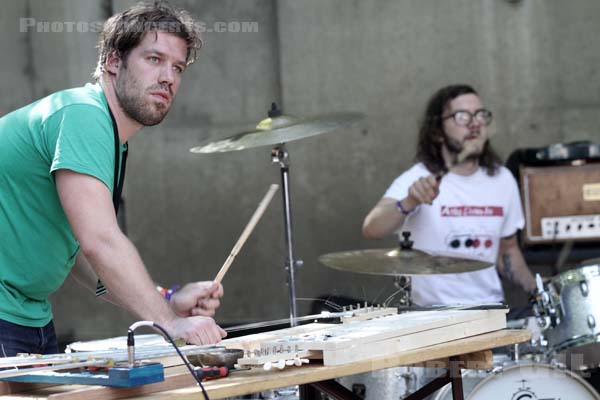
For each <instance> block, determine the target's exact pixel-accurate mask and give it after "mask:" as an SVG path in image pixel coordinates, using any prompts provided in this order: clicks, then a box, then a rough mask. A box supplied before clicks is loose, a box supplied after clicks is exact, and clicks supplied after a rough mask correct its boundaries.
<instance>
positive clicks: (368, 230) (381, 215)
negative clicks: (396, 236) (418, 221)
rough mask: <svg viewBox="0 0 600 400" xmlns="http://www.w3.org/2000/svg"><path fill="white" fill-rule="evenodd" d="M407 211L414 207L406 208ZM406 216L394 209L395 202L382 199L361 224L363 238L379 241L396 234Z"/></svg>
mask: <svg viewBox="0 0 600 400" xmlns="http://www.w3.org/2000/svg"><path fill="white" fill-rule="evenodd" d="M407 208H408V209H412V208H414V207H412V206H411V207H409V206H407ZM405 219H406V216H405V215H403V214H402V213H401V212H400V211H399V210H398V208H397V207H396V200H393V199H389V198H383V199H382V200H381V201H380V202H379V203H377V205H376V206H375V208H373V210H371V212H370V213H369V215H367V217H366V218H365V221H364V223H363V229H362V232H363V236H364V237H365V238H367V239H381V238H384V237H386V236H389V235H391V234H393V233H394V232H396V231H397V230H398V229H399V228H400V227H401V226H402V225H403V224H404V220H405Z"/></svg>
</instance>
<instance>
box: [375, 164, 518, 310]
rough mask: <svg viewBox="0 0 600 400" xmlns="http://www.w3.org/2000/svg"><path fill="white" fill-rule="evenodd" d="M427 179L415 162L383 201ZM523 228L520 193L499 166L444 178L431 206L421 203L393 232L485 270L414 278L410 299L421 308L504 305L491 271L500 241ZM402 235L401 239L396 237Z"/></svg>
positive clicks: (497, 280)
mask: <svg viewBox="0 0 600 400" xmlns="http://www.w3.org/2000/svg"><path fill="white" fill-rule="evenodd" d="M428 175H431V173H430V172H429V171H428V170H427V168H426V167H425V166H424V165H423V164H422V163H419V164H416V165H414V166H413V167H412V168H410V169H409V170H408V171H406V172H404V173H403V174H402V175H400V176H399V177H398V178H396V180H395V181H394V182H393V183H392V185H391V186H390V187H389V188H388V190H387V191H386V193H385V195H384V197H389V198H392V199H396V200H402V199H404V198H405V197H406V196H407V195H408V189H409V188H410V186H411V185H412V184H413V183H414V182H415V181H416V180H417V179H419V178H420V177H424V176H428ZM523 225H524V218H523V210H522V208H521V201H520V198H519V189H518V187H517V183H516V181H515V179H514V177H513V176H512V175H511V173H510V171H508V170H507V169H506V168H504V167H500V168H499V170H498V171H497V173H496V174H495V175H494V176H489V175H487V173H486V171H485V170H484V169H483V168H480V169H479V170H477V172H475V173H474V174H472V175H469V176H461V175H457V174H454V173H451V172H450V173H448V174H446V175H445V176H444V177H443V178H442V181H441V183H440V194H439V196H438V197H437V198H436V199H435V200H434V201H433V204H432V205H427V204H421V205H420V206H419V207H418V208H417V209H416V210H415V211H414V212H413V213H412V214H410V215H409V216H408V217H407V218H406V220H405V222H404V226H403V227H402V228H401V229H399V230H398V232H397V233H398V234H399V235H400V233H401V232H403V231H410V232H411V240H413V241H414V245H413V248H415V249H418V250H422V251H425V252H428V253H430V254H434V255H435V254H438V255H446V256H448V255H450V256H451V255H456V257H461V258H472V259H478V260H483V261H487V262H489V263H490V265H491V266H490V267H489V268H485V269H482V270H479V271H475V272H467V273H460V274H437V275H414V276H413V277H412V300H413V302H414V303H415V304H417V305H420V306H429V305H438V304H446V305H448V304H481V303H494V302H501V301H504V293H503V291H502V285H501V283H500V278H499V276H498V272H497V271H496V267H495V266H494V264H495V263H496V258H497V255H498V248H499V244H500V240H501V238H503V237H507V236H511V235H512V234H514V233H515V232H516V231H517V230H518V229H522V228H523ZM400 237H401V235H400Z"/></svg>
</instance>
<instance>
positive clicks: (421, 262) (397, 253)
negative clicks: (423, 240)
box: [319, 248, 492, 275]
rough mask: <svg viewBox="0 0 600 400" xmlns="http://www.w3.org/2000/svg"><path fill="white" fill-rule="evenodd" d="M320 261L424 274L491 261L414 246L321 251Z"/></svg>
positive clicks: (465, 268)
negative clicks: (453, 255)
mask: <svg viewBox="0 0 600 400" xmlns="http://www.w3.org/2000/svg"><path fill="white" fill-rule="evenodd" d="M319 261H320V262H321V263H322V264H324V265H326V266H328V267H331V268H334V269H339V270H342V271H349V272H360V273H364V274H372V275H426V274H450V273H461V272H473V271H477V270H480V269H483V268H487V267H490V266H491V265H492V264H490V263H487V262H483V261H478V260H468V259H464V258H456V257H451V256H446V255H443V256H437V255H436V256H433V255H430V254H427V253H424V252H422V251H419V250H414V249H407V250H403V249H399V248H396V249H371V250H351V251H342V252H339V253H330V254H324V255H322V256H320V257H319Z"/></svg>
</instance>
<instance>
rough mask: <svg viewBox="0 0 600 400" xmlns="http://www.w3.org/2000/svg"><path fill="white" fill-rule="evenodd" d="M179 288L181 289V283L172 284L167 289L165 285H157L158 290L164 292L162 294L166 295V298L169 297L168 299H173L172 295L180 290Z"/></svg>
mask: <svg viewBox="0 0 600 400" xmlns="http://www.w3.org/2000/svg"><path fill="white" fill-rule="evenodd" d="M179 289H181V286H180V285H173V286H171V287H170V288H169V289H167V288H164V287H162V286H157V287H156V290H158V292H159V293H160V294H162V295H163V297H164V298H165V299H167V301H169V300H171V296H173V294H174V293H175V292H176V291H178V290H179Z"/></svg>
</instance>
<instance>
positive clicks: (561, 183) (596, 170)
mask: <svg viewBox="0 0 600 400" xmlns="http://www.w3.org/2000/svg"><path fill="white" fill-rule="evenodd" d="M519 173H520V181H521V198H522V200H523V211H524V213H525V229H524V231H523V234H522V239H523V244H524V245H533V244H548V243H557V242H558V243H562V242H566V241H570V240H573V241H577V242H583V241H586V242H590V241H600V163H590V164H582V165H568V166H544V167H527V166H521V167H520V168H519Z"/></svg>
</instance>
